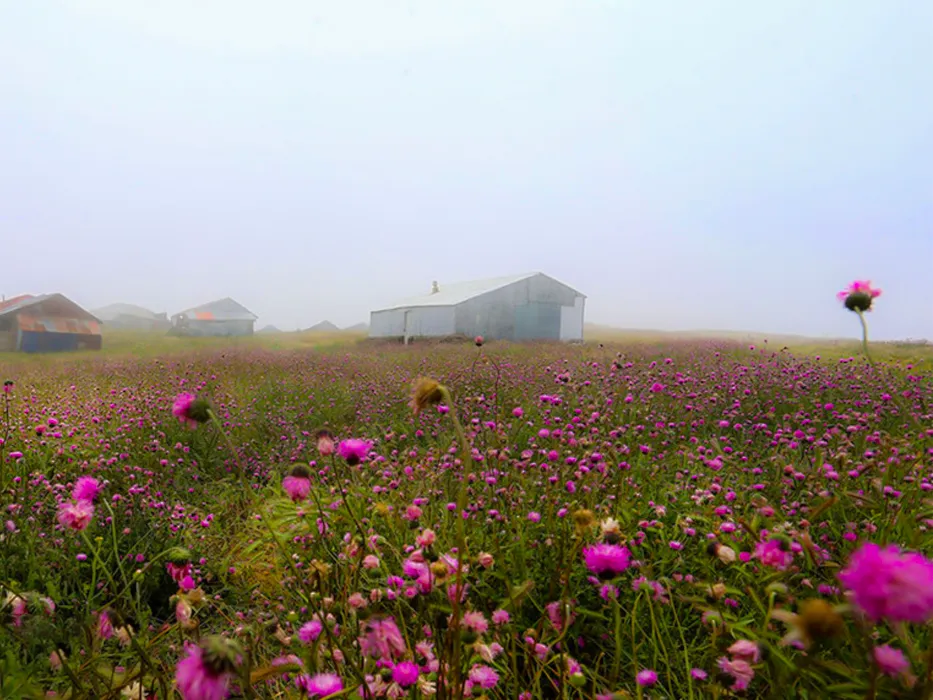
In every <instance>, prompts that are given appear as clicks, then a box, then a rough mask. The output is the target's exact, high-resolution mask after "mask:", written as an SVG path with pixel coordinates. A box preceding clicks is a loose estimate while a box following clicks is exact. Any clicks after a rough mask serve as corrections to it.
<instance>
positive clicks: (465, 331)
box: [369, 272, 586, 342]
mask: <svg viewBox="0 0 933 700" xmlns="http://www.w3.org/2000/svg"><path fill="white" fill-rule="evenodd" d="M585 300H586V297H585V296H584V295H583V294H581V293H580V292H578V291H576V290H575V289H572V288H571V287H568V286H567V285H565V284H563V283H561V282H558V281H557V280H555V279H554V278H552V277H548V276H547V275H545V274H542V273H540V272H531V273H528V274H524V275H513V276H511V277H498V278H495V279H488V280H480V281H476V282H462V283H459V284H451V285H438V283H436V282H435V283H434V285H433V288H432V290H431V293H430V294H426V295H424V296H420V297H415V298H413V299H408V300H406V301H403V302H399V303H398V304H394V305H392V306H389V307H386V308H384V309H379V310H377V311H373V312H372V313H371V315H370V324H369V337H370V338H401V339H404V340H405V341H406V342H407V341H408V339H410V338H441V337H445V336H455V335H463V336H468V337H472V336H476V335H481V336H483V337H484V338H487V339H490V340H564V341H581V340H583V308H584V302H585Z"/></svg>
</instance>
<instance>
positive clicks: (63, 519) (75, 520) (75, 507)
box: [58, 501, 94, 532]
mask: <svg viewBox="0 0 933 700" xmlns="http://www.w3.org/2000/svg"><path fill="white" fill-rule="evenodd" d="M93 518H94V504H92V503H89V502H88V501H77V502H74V503H72V502H70V501H64V502H62V503H61V504H60V505H59V506H58V522H59V524H60V525H61V526H62V527H66V528H69V529H71V530H78V531H79V532H80V531H81V530H85V529H87V526H88V525H90V524H91V520H93Z"/></svg>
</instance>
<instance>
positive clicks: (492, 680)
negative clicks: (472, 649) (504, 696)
mask: <svg viewBox="0 0 933 700" xmlns="http://www.w3.org/2000/svg"><path fill="white" fill-rule="evenodd" d="M469 678H470V681H472V682H473V684H474V685H478V686H479V687H480V688H483V689H486V690H488V689H489V688H495V687H496V683H498V682H499V674H498V673H496V672H495V670H493V669H492V668H490V667H489V666H484V665H483V664H477V665H476V666H474V667H473V668H471V669H470V675H469Z"/></svg>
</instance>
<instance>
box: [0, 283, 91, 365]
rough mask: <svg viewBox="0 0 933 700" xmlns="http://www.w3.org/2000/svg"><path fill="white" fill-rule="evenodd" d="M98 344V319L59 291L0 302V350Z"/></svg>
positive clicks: (78, 347) (84, 347) (57, 349)
mask: <svg viewBox="0 0 933 700" xmlns="http://www.w3.org/2000/svg"><path fill="white" fill-rule="evenodd" d="M100 348H101V337H100V320H99V319H98V318H97V317H96V316H94V315H93V314H91V313H89V312H88V311H85V310H84V309H82V308H81V307H80V306H78V305H77V304H76V303H74V302H73V301H71V299H69V298H68V297H66V296H64V295H62V294H41V295H37V296H33V295H32V294H24V295H22V296H18V297H14V298H12V299H8V300H6V301H4V302H0V351H7V352H10V351H15V350H19V351H21V352H61V351H67V350H100Z"/></svg>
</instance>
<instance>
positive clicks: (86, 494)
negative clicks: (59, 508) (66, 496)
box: [71, 476, 100, 503]
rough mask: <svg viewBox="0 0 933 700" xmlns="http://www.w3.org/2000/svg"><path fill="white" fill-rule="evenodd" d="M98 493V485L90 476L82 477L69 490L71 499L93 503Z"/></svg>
mask: <svg viewBox="0 0 933 700" xmlns="http://www.w3.org/2000/svg"><path fill="white" fill-rule="evenodd" d="M98 493H100V483H99V482H98V481H97V479H95V478H94V477H92V476H82V477H81V478H80V479H78V480H77V481H76V482H75V485H74V488H73V489H72V490H71V497H72V498H73V499H75V500H76V501H87V502H88V503H93V502H94V501H95V500H96V499H97V494H98Z"/></svg>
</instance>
